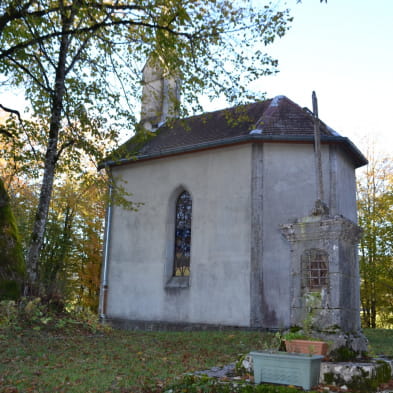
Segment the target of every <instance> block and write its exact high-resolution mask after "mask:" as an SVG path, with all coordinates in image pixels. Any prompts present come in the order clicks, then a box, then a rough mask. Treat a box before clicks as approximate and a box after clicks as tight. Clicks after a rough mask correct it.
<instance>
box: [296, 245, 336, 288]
mask: <svg viewBox="0 0 393 393" xmlns="http://www.w3.org/2000/svg"><path fill="white" fill-rule="evenodd" d="M300 266H301V277H302V292H303V293H306V292H321V291H322V289H328V288H329V253H328V252H327V251H326V250H323V249H320V248H309V249H306V250H304V251H303V253H302V255H301V257H300Z"/></svg>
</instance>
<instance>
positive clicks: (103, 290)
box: [98, 184, 113, 322]
mask: <svg viewBox="0 0 393 393" xmlns="http://www.w3.org/2000/svg"><path fill="white" fill-rule="evenodd" d="M112 191H113V186H112V184H109V195H108V197H109V198H108V200H109V202H108V208H107V210H106V217H105V231H104V255H103V261H102V270H101V284H100V299H99V306H98V313H99V316H100V320H101V321H102V322H104V321H105V319H106V302H107V295H108V267H109V243H110V232H111V222H112Z"/></svg>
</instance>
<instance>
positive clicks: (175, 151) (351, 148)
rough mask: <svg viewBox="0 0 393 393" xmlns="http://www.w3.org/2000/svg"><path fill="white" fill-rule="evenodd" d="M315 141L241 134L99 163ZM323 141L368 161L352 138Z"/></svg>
mask: <svg viewBox="0 0 393 393" xmlns="http://www.w3.org/2000/svg"><path fill="white" fill-rule="evenodd" d="M252 142H254V143H265V142H266V143H269V142H270V143H272V142H278V143H285V142H289V143H313V142H314V137H313V136H311V135H310V136H299V135H293V136H288V135H241V136H236V137H232V138H226V139H222V140H219V141H208V142H202V143H197V144H193V145H188V146H181V147H175V148H172V149H165V150H161V151H158V152H154V153H151V154H141V155H135V156H133V157H131V158H123V159H120V160H116V161H105V162H102V163H100V164H99V166H98V169H99V170H100V169H103V168H105V167H111V166H118V165H125V164H129V163H132V162H140V161H145V160H151V159H157V158H163V157H168V156H173V155H179V154H186V153H191V152H196V151H199V150H209V149H214V148H219V147H224V146H230V145H238V144H244V143H252ZM321 143H333V144H341V145H343V146H344V147H345V149H346V150H347V151H348V152H349V153H350V155H351V156H352V158H353V160H354V164H355V167H356V168H359V167H361V166H363V165H366V164H367V163H368V161H367V159H366V158H365V157H364V155H363V154H362V153H361V152H360V150H359V149H358V148H357V147H356V146H355V145H354V144H353V143H352V142H351V140H350V139H348V138H346V137H342V136H321Z"/></svg>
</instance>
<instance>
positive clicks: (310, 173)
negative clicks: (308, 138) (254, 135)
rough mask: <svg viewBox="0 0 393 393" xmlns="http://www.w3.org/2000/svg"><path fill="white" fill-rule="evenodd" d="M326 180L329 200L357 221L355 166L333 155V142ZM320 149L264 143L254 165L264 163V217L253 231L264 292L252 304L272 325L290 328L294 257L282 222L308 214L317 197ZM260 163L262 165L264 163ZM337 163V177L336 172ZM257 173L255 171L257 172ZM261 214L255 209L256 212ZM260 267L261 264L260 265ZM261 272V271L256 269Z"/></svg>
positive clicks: (325, 154)
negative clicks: (316, 151) (258, 242)
mask: <svg viewBox="0 0 393 393" xmlns="http://www.w3.org/2000/svg"><path fill="white" fill-rule="evenodd" d="M321 151H322V163H323V168H322V169H323V183H324V194H325V202H326V203H327V204H329V201H331V200H333V201H335V204H336V206H335V211H336V214H342V215H344V216H345V217H349V218H351V219H353V218H354V217H356V204H354V197H355V196H354V195H355V191H354V189H353V184H354V170H353V167H351V165H350V162H349V161H348V160H347V159H346V157H344V156H343V155H342V154H341V153H340V152H336V151H335V152H334V154H335V155H334V157H333V159H334V160H333V161H332V153H331V151H330V149H329V146H327V145H322V149H321ZM313 154H314V150H313V146H312V145H309V144H270V143H269V144H264V145H263V147H262V151H261V152H259V153H258V155H255V154H254V157H256V158H255V159H254V165H256V164H257V161H259V162H260V163H262V165H263V171H262V174H261V175H260V176H261V177H262V180H259V183H260V184H261V185H262V189H263V191H262V193H261V194H262V199H263V201H262V202H261V203H260V207H259V208H260V209H262V213H259V214H260V215H261V218H260V219H259V221H258V220H254V221H255V222H256V223H258V222H259V223H260V224H256V225H261V226H262V228H261V229H256V228H255V225H254V229H253V233H261V243H262V247H261V250H260V251H259V254H258V255H259V256H258V258H259V260H260V264H261V265H262V268H261V269H259V271H261V273H260V279H259V282H258V283H255V284H254V286H255V287H256V288H258V290H259V295H260V297H259V302H260V303H259V308H258V299H257V298H255V296H254V299H255V300H256V301H255V302H253V303H252V307H253V308H252V309H253V310H254V314H256V316H254V318H255V320H257V321H260V322H261V324H262V326H264V327H270V328H281V327H288V326H289V325H290V324H291V321H290V307H291V302H292V299H291V290H290V288H291V277H290V272H291V261H290V259H291V258H290V247H289V244H288V242H287V241H286V240H285V239H284V238H283V236H282V235H281V233H280V230H279V227H280V225H282V224H285V223H288V222H291V221H293V220H295V219H296V218H301V217H304V216H308V215H309V214H310V212H311V211H312V209H313V207H314V203H315V200H316V188H315V177H316V175H315V167H314V155H313ZM258 165H260V164H258ZM332 165H333V166H334V172H335V173H334V175H332ZM254 171H255V170H254ZM253 213H254V215H255V212H253ZM254 265H255V266H257V265H258V264H254ZM256 271H257V270H256Z"/></svg>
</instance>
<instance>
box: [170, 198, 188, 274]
mask: <svg viewBox="0 0 393 393" xmlns="http://www.w3.org/2000/svg"><path fill="white" fill-rule="evenodd" d="M191 220H192V200H191V195H190V194H189V193H188V192H187V191H183V192H182V193H181V194H180V195H179V197H178V198H177V202H176V223H175V256H174V263H173V275H174V276H189V275H190V251H191Z"/></svg>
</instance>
